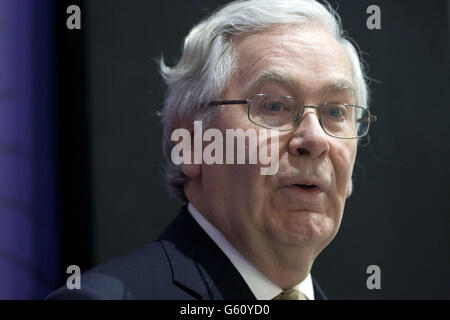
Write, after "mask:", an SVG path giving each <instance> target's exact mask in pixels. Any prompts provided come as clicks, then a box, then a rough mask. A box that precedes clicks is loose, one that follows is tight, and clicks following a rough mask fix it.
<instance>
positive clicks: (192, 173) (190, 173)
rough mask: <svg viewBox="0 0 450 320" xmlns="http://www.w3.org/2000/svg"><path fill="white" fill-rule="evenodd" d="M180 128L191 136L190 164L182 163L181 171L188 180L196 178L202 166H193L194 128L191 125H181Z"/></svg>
mask: <svg viewBox="0 0 450 320" xmlns="http://www.w3.org/2000/svg"><path fill="white" fill-rule="evenodd" d="M181 127H182V128H184V129H186V130H188V131H189V133H190V135H191V161H190V163H187V164H186V163H182V164H181V170H182V171H183V173H184V175H185V176H186V177H188V178H198V177H199V176H200V175H201V173H202V165H201V164H194V152H195V150H194V127H193V126H192V124H188V123H182V124H181Z"/></svg>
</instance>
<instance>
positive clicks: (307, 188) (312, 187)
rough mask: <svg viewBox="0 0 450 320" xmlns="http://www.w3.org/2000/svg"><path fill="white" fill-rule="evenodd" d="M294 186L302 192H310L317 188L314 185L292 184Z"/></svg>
mask: <svg viewBox="0 0 450 320" xmlns="http://www.w3.org/2000/svg"><path fill="white" fill-rule="evenodd" d="M294 186H296V187H298V188H300V189H303V190H311V189H314V188H317V186H316V185H314V184H294Z"/></svg>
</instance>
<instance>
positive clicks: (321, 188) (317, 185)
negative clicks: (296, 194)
mask: <svg viewBox="0 0 450 320" xmlns="http://www.w3.org/2000/svg"><path fill="white" fill-rule="evenodd" d="M301 186H310V188H304V190H319V191H325V186H324V184H323V183H321V182H318V181H296V182H293V183H289V184H286V185H284V187H288V188H290V187H296V188H301Z"/></svg>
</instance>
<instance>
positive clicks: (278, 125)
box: [209, 93, 377, 139]
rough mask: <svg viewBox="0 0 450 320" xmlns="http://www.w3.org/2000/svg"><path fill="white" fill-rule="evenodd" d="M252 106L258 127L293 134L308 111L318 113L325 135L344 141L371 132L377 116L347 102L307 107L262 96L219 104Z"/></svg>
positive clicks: (283, 98)
mask: <svg viewBox="0 0 450 320" xmlns="http://www.w3.org/2000/svg"><path fill="white" fill-rule="evenodd" d="M243 104H247V105H248V119H249V120H250V121H251V122H253V123H254V124H256V125H258V126H260V127H263V128H266V129H271V130H277V131H290V130H292V129H294V128H296V127H297V126H298V124H299V123H300V120H301V119H302V117H303V114H304V112H305V109H306V108H313V109H316V110H317V111H318V113H317V114H318V119H319V123H320V125H321V126H322V128H323V130H324V131H325V133H326V134H327V135H329V136H332V137H335V138H340V139H357V138H361V137H364V136H365V135H366V134H367V133H368V132H369V127H370V123H371V122H375V121H376V120H377V116H375V115H371V114H370V112H369V110H367V109H366V108H363V107H359V106H354V105H350V104H345V103H323V104H321V105H319V106H312V105H305V104H304V103H303V102H301V101H300V100H297V99H295V98H293V97H290V96H281V95H276V94H265V93H258V94H256V95H255V96H254V97H253V98H252V99H246V100H219V101H212V102H210V103H209V105H210V106H217V105H243Z"/></svg>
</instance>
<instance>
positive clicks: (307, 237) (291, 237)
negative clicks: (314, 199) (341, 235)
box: [277, 211, 334, 246]
mask: <svg viewBox="0 0 450 320" xmlns="http://www.w3.org/2000/svg"><path fill="white" fill-rule="evenodd" d="M284 218H285V219H283V221H281V223H280V224H279V227H280V228H279V230H278V232H277V233H279V235H278V237H277V238H279V240H281V241H283V242H284V243H285V244H287V245H299V246H311V245H313V246H321V245H324V243H325V242H327V241H329V240H330V237H331V235H332V233H333V229H334V221H333V219H331V218H330V217H328V216H326V215H324V214H320V213H316V212H308V211H301V212H290V213H289V214H288V215H286V217H284Z"/></svg>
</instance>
